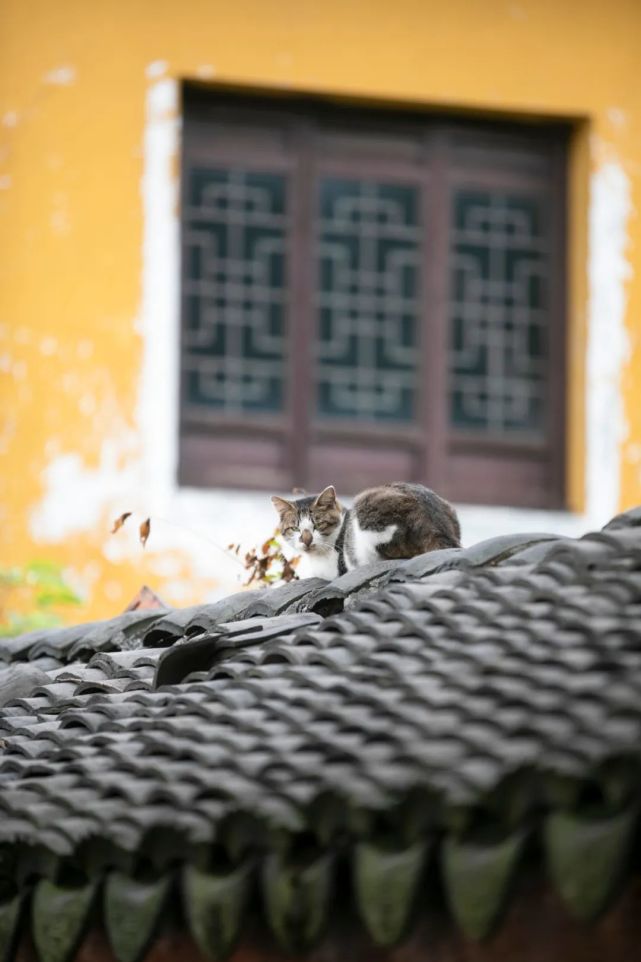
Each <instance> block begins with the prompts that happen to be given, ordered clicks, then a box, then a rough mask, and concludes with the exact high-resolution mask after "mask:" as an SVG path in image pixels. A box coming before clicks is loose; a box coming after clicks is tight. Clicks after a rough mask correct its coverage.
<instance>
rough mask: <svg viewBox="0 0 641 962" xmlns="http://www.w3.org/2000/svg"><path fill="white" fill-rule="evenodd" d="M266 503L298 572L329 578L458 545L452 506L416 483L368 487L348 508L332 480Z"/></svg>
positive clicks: (402, 482)
mask: <svg viewBox="0 0 641 962" xmlns="http://www.w3.org/2000/svg"><path fill="white" fill-rule="evenodd" d="M272 503H273V505H274V507H275V508H276V510H277V511H278V514H279V519H280V521H279V530H280V533H281V535H282V537H283V539H284V540H285V542H286V544H287V545H288V546H289V547H290V548H291V549H292V550H293V551H294V553H295V554H299V555H301V559H302V560H301V570H300V574H301V576H302V577H316V578H326V579H328V580H331V579H332V578H335V577H337V575H339V574H344V573H345V572H346V571H352V570H353V569H354V568H358V567H360V566H361V565H367V564H371V563H372V562H373V561H381V560H383V559H388V560H391V559H396V558H399V559H400V558H413V557H414V556H415V555H418V554H423V553H424V552H426V551H435V550H437V549H439V548H460V546H461V529H460V525H459V521H458V517H457V515H456V511H455V510H454V508H453V507H452V505H451V504H449V503H448V502H447V501H445V500H444V499H443V498H441V497H439V495H438V494H436V493H435V492H434V491H431V490H430V489H429V488H425V487H423V485H422V484H408V483H406V482H404V481H398V482H395V483H394V484H383V485H381V486H380V487H376V488H368V489H367V490H366V491H361V493H360V494H358V495H356V497H355V498H354V503H353V505H352V507H351V508H344V507H343V506H342V505H341V504H340V503H339V502H338V500H337V497H336V491H335V489H334V486H333V485H329V487H327V488H325V489H324V490H323V491H321V493H320V494H319V495H316V496H313V495H312V496H311V497H304V498H297V499H296V500H294V501H288V500H286V499H285V498H279V497H277V496H274V497H273V498H272Z"/></svg>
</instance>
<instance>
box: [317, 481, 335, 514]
mask: <svg viewBox="0 0 641 962" xmlns="http://www.w3.org/2000/svg"><path fill="white" fill-rule="evenodd" d="M314 507H315V508H334V507H336V489H335V488H334V485H333V484H329V485H328V486H327V487H326V488H323V490H322V491H321V493H320V494H319V495H318V497H317V498H316V500H315V501H314Z"/></svg>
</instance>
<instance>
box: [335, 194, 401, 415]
mask: <svg viewBox="0 0 641 962" xmlns="http://www.w3.org/2000/svg"><path fill="white" fill-rule="evenodd" d="M319 208H320V209H319V215H318V219H319V223H318V245H319V246H318V258H319V264H318V284H319V288H318V292H317V299H318V300H317V325H318V327H317V331H318V334H317V336H318V343H317V350H316V363H317V378H318V380H317V415H318V416H319V417H321V418H349V419H353V420H367V421H374V420H376V421H411V420H412V419H413V418H414V416H415V406H416V405H415V399H416V385H417V373H418V365H417V352H416V347H417V329H418V316H419V278H418V273H419V250H420V233H419V232H420V228H419V217H418V210H419V191H418V190H417V189H416V188H415V187H411V186H405V185H399V184H394V183H381V182H378V181H373V180H347V179H340V178H336V177H324V178H322V179H321V180H320V182H319Z"/></svg>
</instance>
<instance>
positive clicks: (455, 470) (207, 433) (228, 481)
mask: <svg viewBox="0 0 641 962" xmlns="http://www.w3.org/2000/svg"><path fill="white" fill-rule="evenodd" d="M184 104H185V111H184V130H183V150H182V171H183V178H182V179H183V185H185V184H186V183H187V180H188V177H189V171H190V170H191V169H192V168H193V167H194V166H197V165H199V164H204V165H207V164H209V165H216V164H218V165H221V164H229V165H232V166H233V165H234V164H238V165H244V166H247V165H250V166H253V167H255V168H256V169H258V170H272V171H282V172H284V173H285V175H286V176H287V177H288V179H289V184H290V201H291V211H292V213H291V233H290V246H289V271H288V274H289V290H290V309H289V331H288V345H289V359H288V374H289V383H288V396H287V400H286V406H285V411H284V412H283V414H282V415H273V414H265V415H262V414H259V415H255V416H245V415H243V416H242V417H229V416H227V415H225V416H221V415H220V414H218V413H216V412H214V411H205V410H198V411H196V410H193V409H192V408H190V407H189V405H188V404H186V403H185V392H184V379H183V388H182V389H181V398H182V401H181V411H180V439H179V450H180V457H179V480H180V483H182V484H185V485H193V486H201V487H214V486H229V487H236V488H254V489H263V490H288V489H290V488H291V487H293V486H302V487H305V488H307V489H308V490H315V489H318V488H320V487H321V486H322V485H324V484H327V483H336V484H337V485H338V487H339V489H340V490H341V491H343V493H353V492H354V491H356V490H358V489H359V488H362V487H365V486H366V485H368V484H371V483H376V482H379V483H380V482H383V481H385V480H397V479H398V478H399V477H400V476H401V475H402V476H403V477H404V479H406V480H417V481H421V482H423V483H426V484H428V485H430V486H431V487H434V488H436V489H437V490H439V491H442V492H443V493H444V494H445V495H446V496H448V497H450V498H452V499H453V500H456V501H462V502H469V503H480V504H496V505H500V504H509V505H514V506H522V507H539V508H542V507H544V508H561V507H563V506H564V502H565V408H566V403H565V377H564V373H565V351H566V346H565V332H566V323H565V315H566V304H565V207H566V184H565V177H566V144H567V133H568V132H567V128H566V127H564V126H562V125H558V124H542V123H540V124H534V123H533V124H525V123H523V124H513V123H509V124H508V123H497V122H484V123H479V122H477V121H464V120H460V119H451V118H447V117H441V116H433V115H429V114H426V115H421V114H417V113H408V112H406V111H402V110H392V109H384V110H382V109H378V108H377V109H376V110H372V109H371V108H369V107H366V106H360V107H355V106H337V105H328V104H326V103H323V102H320V101H315V100H311V99H310V100H306V99H305V100H290V99H284V98H280V97H273V98H270V97H247V96H242V97H241V96H238V95H237V94H234V93H229V92H224V91H221V92H216V93H212V92H211V91H209V90H207V91H203V90H202V89H201V88H190V87H187V88H186V89H185V98H184ZM319 172H333V173H340V174H345V175H348V176H352V175H353V176H355V177H364V176H367V175H368V174H369V175H383V176H384V177H385V178H392V179H394V178H395V177H396V178H399V179H400V180H401V181H402V182H403V183H417V184H418V185H419V186H420V188H421V197H422V204H423V211H422V215H423V220H424V223H425V224H426V225H429V228H428V229H427V230H426V231H425V239H424V244H423V253H422V266H423V274H422V286H421V290H422V310H421V317H422V319H423V321H422V329H421V332H420V337H421V342H420V351H421V356H422V370H423V372H424V377H423V378H422V382H421V390H420V409H419V411H418V417H417V419H416V422H415V423H413V424H410V425H401V426H396V425H395V426H393V427H390V426H386V425H381V424H364V423H362V422H355V423H343V422H341V423H333V422H328V421H324V422H315V421H314V418H313V417H312V416H311V415H310V403H309V395H310V372H311V371H312V369H313V363H314V362H313V357H312V343H313V338H314V333H315V331H314V325H315V314H314V303H313V302H314V298H313V288H314V283H315V278H314V267H313V244H314V240H313V238H314V224H313V210H312V203H313V200H312V199H313V197H314V190H313V185H314V182H315V178H316V177H317V176H318V174H319ZM457 186H466V187H468V186H470V187H475V186H478V187H482V188H491V187H493V186H495V187H496V186H497V187H500V188H505V187H506V186H512V187H514V189H515V190H516V191H518V190H519V189H523V188H526V189H528V190H530V191H531V190H540V191H542V192H543V193H544V194H545V208H546V216H547V217H548V218H549V236H550V244H551V247H550V251H549V260H550V265H551V270H550V275H549V276H550V285H549V309H548V315H549V342H548V365H549V367H548V378H549V381H548V399H547V415H546V416H547V429H546V431H545V432H544V437H542V438H527V437H515V438H504V437H496V438H492V437H491V436H490V437H488V436H486V435H481V436H476V435H474V434H464V433H462V432H461V431H459V430H456V431H455V430H452V428H451V427H450V426H449V424H448V395H447V376H448V374H447V369H446V358H447V344H448V285H449V283H450V281H449V243H450V240H449V237H450V226H449V224H450V196H451V193H452V191H453V189H454V188H455V187H457ZM186 203H187V201H186V193H185V190H184V189H183V211H185V208H186ZM184 224H185V217H184V216H183V250H184V245H185V243H186V239H185V236H184ZM184 280H185V275H184V258H183V289H184ZM183 330H184V321H183ZM181 356H182V344H181Z"/></svg>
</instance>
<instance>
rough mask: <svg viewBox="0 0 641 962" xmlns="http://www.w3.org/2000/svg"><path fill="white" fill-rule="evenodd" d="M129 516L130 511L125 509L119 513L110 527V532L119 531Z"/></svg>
mask: <svg viewBox="0 0 641 962" xmlns="http://www.w3.org/2000/svg"><path fill="white" fill-rule="evenodd" d="M130 517H131V511H125V513H124V514H121V515H120V517H119V518H116V520H115V521H114V526H113V528H112V529H111V533H112V534H115V533H116V531H120V529H121V528H122V526H123V524H124V523H125V521H126V520H127V518H130Z"/></svg>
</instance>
